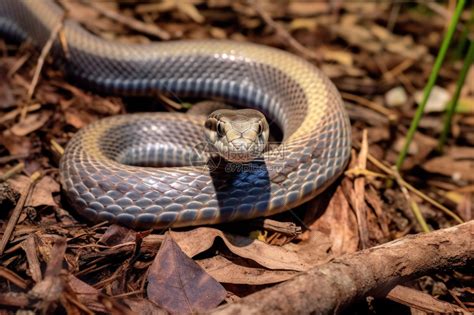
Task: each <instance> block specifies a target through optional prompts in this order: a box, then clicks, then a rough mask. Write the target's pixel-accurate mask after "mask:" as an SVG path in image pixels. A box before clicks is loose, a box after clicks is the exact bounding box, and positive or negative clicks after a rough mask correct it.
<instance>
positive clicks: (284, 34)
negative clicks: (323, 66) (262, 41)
mask: <svg viewBox="0 0 474 315" xmlns="http://www.w3.org/2000/svg"><path fill="white" fill-rule="evenodd" d="M249 3H250V5H251V6H252V8H253V9H254V10H255V11H256V12H257V14H258V15H259V16H260V17H261V18H262V20H263V21H264V22H265V23H266V24H267V25H268V26H270V27H271V28H272V29H273V30H274V31H275V32H276V33H277V34H278V35H279V36H280V37H281V38H282V39H283V40H285V41H286V42H287V43H288V45H290V46H291V47H293V48H294V49H295V50H296V51H297V52H299V53H300V54H301V55H303V57H305V58H307V59H310V60H315V61H318V62H320V61H321V56H319V55H318V54H316V53H315V52H313V51H311V50H309V49H308V48H306V47H304V46H303V45H301V44H300V43H299V42H298V41H297V40H296V39H295V38H294V37H293V36H291V34H290V33H289V32H288V31H287V30H286V29H285V28H284V27H283V26H282V25H281V24H279V23H277V22H275V20H273V19H272V17H271V16H270V15H269V14H268V13H267V12H266V11H265V10H263V9H262V7H261V6H260V3H259V1H253V0H250V1H249Z"/></svg>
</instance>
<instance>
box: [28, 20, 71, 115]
mask: <svg viewBox="0 0 474 315" xmlns="http://www.w3.org/2000/svg"><path fill="white" fill-rule="evenodd" d="M62 27H63V19H61V20H60V21H59V22H58V23H57V24H56V26H54V28H53V30H52V31H51V34H50V35H49V38H48V41H47V42H46V44H45V45H44V47H43V49H42V50H41V54H40V56H39V58H38V63H37V64H36V68H35V73H34V75H33V80H32V81H31V84H30V86H29V87H28V99H27V102H26V104H27V105H29V103H30V102H31V98H32V97H33V93H34V92H35V88H36V85H37V84H38V79H39V75H40V73H41V69H43V65H44V62H45V60H46V56H48V54H49V51H50V50H51V47H53V43H54V40H55V39H56V37H57V36H58V33H59V31H60V30H61V28H62ZM26 108H27V106H23V107H22V110H21V116H20V117H21V118H20V120H23V119H25V117H26V113H27V111H26Z"/></svg>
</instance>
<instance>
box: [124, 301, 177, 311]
mask: <svg viewBox="0 0 474 315" xmlns="http://www.w3.org/2000/svg"><path fill="white" fill-rule="evenodd" d="M124 302H125V303H126V304H127V305H128V306H129V307H130V309H131V310H132V312H131V313H132V314H141V315H160V314H168V312H166V311H165V310H164V309H162V308H160V307H159V306H158V305H156V304H155V303H153V302H151V301H149V300H146V299H133V300H132V299H125V300H124Z"/></svg>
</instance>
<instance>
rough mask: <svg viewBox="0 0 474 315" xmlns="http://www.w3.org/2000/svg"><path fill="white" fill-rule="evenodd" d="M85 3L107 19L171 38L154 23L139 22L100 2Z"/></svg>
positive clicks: (150, 33)
mask: <svg viewBox="0 0 474 315" xmlns="http://www.w3.org/2000/svg"><path fill="white" fill-rule="evenodd" d="M87 3H88V4H89V5H90V6H91V7H93V8H94V9H96V10H97V11H99V12H100V13H101V14H103V15H105V16H106V17H108V18H109V19H112V20H114V21H116V22H119V23H120V24H123V25H126V26H128V27H129V28H131V29H133V30H135V31H139V32H142V33H144V34H148V35H152V36H156V37H158V38H160V39H163V40H168V39H170V38H171V36H170V34H168V32H166V31H165V30H162V29H161V28H159V27H158V26H156V25H154V24H146V23H143V22H140V21H139V20H136V19H134V18H131V17H128V16H125V15H122V14H120V13H118V12H116V11H112V10H109V9H107V8H106V7H104V6H103V5H102V4H100V3H96V2H94V1H88V2H87Z"/></svg>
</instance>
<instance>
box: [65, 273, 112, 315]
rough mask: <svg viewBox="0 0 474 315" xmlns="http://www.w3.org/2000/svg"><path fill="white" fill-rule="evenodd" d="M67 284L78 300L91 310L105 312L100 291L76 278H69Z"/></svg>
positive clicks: (69, 276) (70, 276)
mask: <svg viewBox="0 0 474 315" xmlns="http://www.w3.org/2000/svg"><path fill="white" fill-rule="evenodd" d="M67 284H68V285H69V287H70V288H71V289H72V290H73V291H74V293H75V294H76V297H77V298H78V300H79V301H80V302H81V303H82V304H84V305H86V306H87V307H88V308H90V309H91V310H94V311H96V312H105V311H106V310H105V308H104V306H103V305H102V304H101V303H100V302H99V290H97V289H96V288H94V287H92V286H90V285H88V284H87V283H85V282H83V281H81V280H79V279H78V278H76V277H74V276H73V275H72V274H68V276H67Z"/></svg>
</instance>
